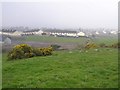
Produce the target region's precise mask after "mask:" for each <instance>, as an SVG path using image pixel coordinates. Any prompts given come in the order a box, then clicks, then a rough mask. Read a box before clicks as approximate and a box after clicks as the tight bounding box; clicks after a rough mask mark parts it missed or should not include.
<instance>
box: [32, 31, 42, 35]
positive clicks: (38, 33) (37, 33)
mask: <svg viewBox="0 0 120 90" xmlns="http://www.w3.org/2000/svg"><path fill="white" fill-rule="evenodd" d="M42 33H43V31H42V30H39V31H38V32H35V33H34V34H36V35H42Z"/></svg>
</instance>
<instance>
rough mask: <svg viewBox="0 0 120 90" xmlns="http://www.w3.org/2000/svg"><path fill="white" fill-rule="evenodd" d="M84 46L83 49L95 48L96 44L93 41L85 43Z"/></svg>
mask: <svg viewBox="0 0 120 90" xmlns="http://www.w3.org/2000/svg"><path fill="white" fill-rule="evenodd" d="M84 48H85V49H90V48H97V45H96V44H94V43H87V44H86V45H85V47H84Z"/></svg>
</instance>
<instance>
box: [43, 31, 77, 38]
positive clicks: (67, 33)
mask: <svg viewBox="0 0 120 90" xmlns="http://www.w3.org/2000/svg"><path fill="white" fill-rule="evenodd" d="M44 33H46V34H47V35H52V36H66V37H67V36H68V37H76V36H77V32H76V31H68V30H44Z"/></svg>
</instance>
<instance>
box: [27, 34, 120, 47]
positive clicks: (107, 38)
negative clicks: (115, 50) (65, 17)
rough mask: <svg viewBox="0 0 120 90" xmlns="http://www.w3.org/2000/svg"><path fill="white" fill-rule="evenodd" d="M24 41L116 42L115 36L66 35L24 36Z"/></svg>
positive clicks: (107, 43)
mask: <svg viewBox="0 0 120 90" xmlns="http://www.w3.org/2000/svg"><path fill="white" fill-rule="evenodd" d="M25 40H26V41H36V42H54V43H77V44H81V43H84V42H86V41H87V40H91V41H93V42H95V43H96V44H101V43H105V44H106V45H110V44H113V43H116V42H117V41H118V37H117V36H102V37H96V38H85V37H80V38H68V37H53V36H49V37H48V36H28V37H26V38H25Z"/></svg>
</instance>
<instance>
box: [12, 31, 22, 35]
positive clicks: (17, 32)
mask: <svg viewBox="0 0 120 90" xmlns="http://www.w3.org/2000/svg"><path fill="white" fill-rule="evenodd" d="M22 34H23V32H22V31H15V32H14V33H12V34H11V35H12V36H21V35H22Z"/></svg>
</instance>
